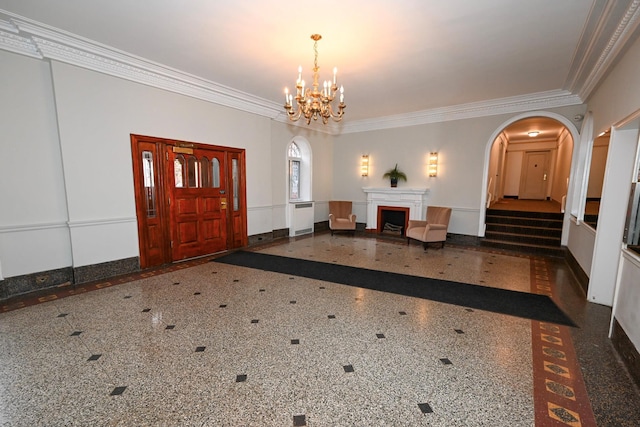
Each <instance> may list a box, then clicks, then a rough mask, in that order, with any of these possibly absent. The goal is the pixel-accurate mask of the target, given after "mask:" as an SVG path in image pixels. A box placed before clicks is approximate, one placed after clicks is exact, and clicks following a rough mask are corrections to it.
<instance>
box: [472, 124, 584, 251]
mask: <svg viewBox="0 0 640 427" xmlns="http://www.w3.org/2000/svg"><path fill="white" fill-rule="evenodd" d="M577 136H578V132H577V129H576V128H575V126H574V125H573V123H571V121H569V120H568V119H567V118H566V117H564V116H560V115H558V114H555V113H549V112H531V113H527V114H522V115H519V116H516V117H513V118H512V119H510V120H508V121H506V122H505V123H503V125H502V126H500V127H499V128H498V129H496V131H495V132H494V134H493V135H492V138H491V139H490V140H489V141H488V143H487V149H486V157H485V173H486V175H485V177H484V190H485V192H484V197H483V198H482V200H483V206H482V208H481V215H480V216H481V224H480V230H481V236H482V237H485V239H484V241H485V242H487V243H493V242H494V241H496V240H497V241H500V240H503V239H504V241H506V242H507V243H506V244H505V245H498V244H497V245H495V246H498V247H503V248H507V249H508V248H509V246H511V247H513V248H514V249H515V248H516V247H520V248H521V247H523V245H525V244H526V243H525V242H527V241H530V242H531V249H540V250H544V249H545V247H546V246H551V247H557V248H558V249H559V248H560V245H561V241H562V239H563V237H564V236H563V233H564V223H565V221H564V220H565V212H567V209H566V204H567V200H569V199H570V198H569V197H568V196H569V177H570V174H571V162H572V157H573V152H574V141H576V140H577ZM496 210H501V211H514V212H517V213H513V214H511V213H504V212H498V213H496V212H495V211H496ZM522 211H532V212H549V213H553V215H551V214H548V215H547V214H546V213H545V214H538V215H533V217H534V219H531V220H527V221H525V220H519V219H513V218H512V217H519V216H525V215H522V214H521V213H520V212H522ZM495 216H504V217H506V218H504V220H505V222H507V223H509V222H513V223H515V224H514V225H517V227H515V226H514V227H506V226H502V225H498V226H496V225H494V223H495V221H496V218H494V217H495ZM536 217H539V218H540V219H538V220H536V219H535V218H536ZM498 220H502V218H498ZM551 223H555V224H554V225H553V227H555V228H556V229H555V230H553V231H550V230H547V229H546V227H547V225H548V224H551ZM528 235H531V237H532V238H531V239H529V236H528ZM488 246H494V245H493V244H488Z"/></svg>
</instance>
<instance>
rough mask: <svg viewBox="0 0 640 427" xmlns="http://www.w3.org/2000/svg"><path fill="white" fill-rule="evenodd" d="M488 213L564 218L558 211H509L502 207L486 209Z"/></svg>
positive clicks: (560, 219) (539, 217)
mask: <svg viewBox="0 0 640 427" xmlns="http://www.w3.org/2000/svg"><path fill="white" fill-rule="evenodd" d="M489 215H495V216H510V217H524V218H538V219H554V220H559V221H562V219H563V218H564V214H563V213H559V212H528V211H511V210H503V209H487V216H489Z"/></svg>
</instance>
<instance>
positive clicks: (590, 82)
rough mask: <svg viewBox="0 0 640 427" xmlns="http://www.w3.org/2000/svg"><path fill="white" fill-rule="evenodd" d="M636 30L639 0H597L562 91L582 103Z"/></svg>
mask: <svg viewBox="0 0 640 427" xmlns="http://www.w3.org/2000/svg"><path fill="white" fill-rule="evenodd" d="M639 27H640V0H625V1H621V0H598V1H596V2H594V5H593V7H592V9H591V11H590V13H589V17H588V19H587V23H586V25H585V30H584V32H583V34H582V37H581V39H580V42H579V43H578V47H577V49H576V53H575V56H574V58H573V61H572V64H571V67H570V70H569V75H568V77H567V80H566V82H565V88H566V89H567V90H569V91H571V92H573V93H577V94H578V96H579V97H580V98H581V99H584V100H586V99H587V98H588V97H589V96H590V95H591V93H592V92H593V90H594V89H595V88H596V86H597V85H598V83H599V82H600V80H601V79H602V78H603V77H604V75H605V74H606V72H607V70H609V68H610V67H611V66H612V65H613V63H614V61H615V60H616V58H617V57H618V55H619V54H620V53H621V52H622V51H623V50H624V48H625V46H627V44H628V43H629V42H631V41H632V40H633V39H634V38H635V37H636V36H637V35H638V31H639Z"/></svg>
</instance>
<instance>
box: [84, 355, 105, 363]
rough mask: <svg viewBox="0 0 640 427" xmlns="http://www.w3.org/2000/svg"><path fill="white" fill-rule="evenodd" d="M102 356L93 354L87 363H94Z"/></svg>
mask: <svg viewBox="0 0 640 427" xmlns="http://www.w3.org/2000/svg"><path fill="white" fill-rule="evenodd" d="M100 356H102V355H101V354H92V355H91V356H90V357H89V358H88V359H87V362H93V361H94V360H98V359H100Z"/></svg>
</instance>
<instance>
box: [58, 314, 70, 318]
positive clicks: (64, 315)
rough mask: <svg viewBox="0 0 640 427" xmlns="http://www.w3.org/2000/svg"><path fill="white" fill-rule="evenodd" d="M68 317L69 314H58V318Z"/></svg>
mask: <svg viewBox="0 0 640 427" xmlns="http://www.w3.org/2000/svg"><path fill="white" fill-rule="evenodd" d="M68 315H69V313H60V314H58V317H67V316H68Z"/></svg>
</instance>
